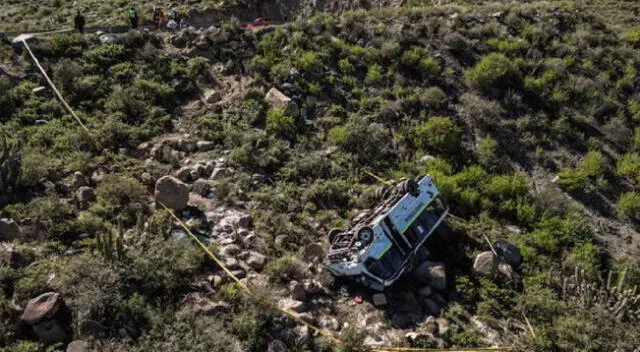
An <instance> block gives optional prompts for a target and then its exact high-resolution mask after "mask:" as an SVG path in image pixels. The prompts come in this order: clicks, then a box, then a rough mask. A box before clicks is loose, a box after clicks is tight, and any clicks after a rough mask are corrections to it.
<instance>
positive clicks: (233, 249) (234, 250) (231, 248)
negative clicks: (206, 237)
mask: <svg viewBox="0 0 640 352" xmlns="http://www.w3.org/2000/svg"><path fill="white" fill-rule="evenodd" d="M240 251H242V249H241V248H240V246H238V245H236V244H230V245H228V246H226V247H224V248H222V254H224V255H226V256H229V257H231V256H234V255H236V254H238V253H240Z"/></svg>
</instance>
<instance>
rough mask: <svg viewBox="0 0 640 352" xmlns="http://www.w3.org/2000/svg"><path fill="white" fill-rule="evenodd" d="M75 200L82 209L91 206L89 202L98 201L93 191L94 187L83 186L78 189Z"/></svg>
mask: <svg viewBox="0 0 640 352" xmlns="http://www.w3.org/2000/svg"><path fill="white" fill-rule="evenodd" d="M75 200H76V202H77V204H78V207H79V208H80V209H87V208H88V207H89V203H93V202H95V201H96V194H95V192H94V191H93V188H91V187H88V186H82V187H80V188H78V190H77V191H76V194H75Z"/></svg>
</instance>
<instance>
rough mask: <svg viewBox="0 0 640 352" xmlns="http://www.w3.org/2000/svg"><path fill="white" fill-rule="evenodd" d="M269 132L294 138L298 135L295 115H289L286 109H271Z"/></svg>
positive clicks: (268, 116) (268, 120)
mask: <svg viewBox="0 0 640 352" xmlns="http://www.w3.org/2000/svg"><path fill="white" fill-rule="evenodd" d="M267 132H269V133H273V134H277V135H279V136H281V137H285V138H294V137H295V135H296V124H295V120H294V119H293V117H291V116H287V115H286V114H285V113H284V110H281V109H271V110H269V112H267Z"/></svg>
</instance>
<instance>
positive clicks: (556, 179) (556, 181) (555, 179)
mask: <svg viewBox="0 0 640 352" xmlns="http://www.w3.org/2000/svg"><path fill="white" fill-rule="evenodd" d="M559 179H560V176H555V177H554V178H552V179H551V183H558V180H559Z"/></svg>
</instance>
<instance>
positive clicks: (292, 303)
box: [278, 298, 306, 313]
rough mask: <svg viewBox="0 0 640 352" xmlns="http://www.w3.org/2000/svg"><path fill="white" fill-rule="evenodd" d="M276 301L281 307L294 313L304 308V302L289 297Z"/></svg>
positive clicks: (300, 311) (302, 310)
mask: <svg viewBox="0 0 640 352" xmlns="http://www.w3.org/2000/svg"><path fill="white" fill-rule="evenodd" d="M278 303H279V305H280V307H281V308H282V309H285V310H289V311H292V312H296V313H302V312H304V310H305V308H306V307H305V304H304V302H302V301H297V300H294V299H291V298H283V299H281V300H280V301H279V302H278Z"/></svg>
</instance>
